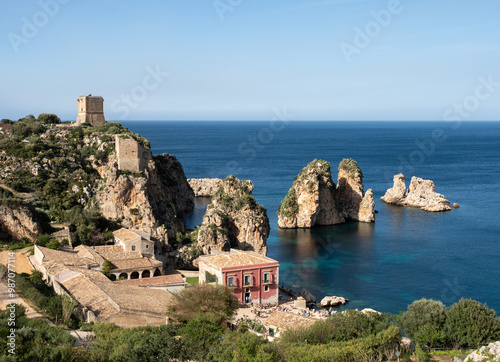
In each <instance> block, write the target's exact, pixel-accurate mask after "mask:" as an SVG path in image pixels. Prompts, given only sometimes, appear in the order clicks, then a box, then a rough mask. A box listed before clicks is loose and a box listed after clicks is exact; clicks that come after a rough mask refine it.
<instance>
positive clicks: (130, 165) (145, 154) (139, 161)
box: [115, 135, 152, 172]
mask: <svg viewBox="0 0 500 362" xmlns="http://www.w3.org/2000/svg"><path fill="white" fill-rule="evenodd" d="M122 137H123V136H122ZM122 137H120V135H116V136H115V144H116V155H117V157H118V169H119V170H122V171H131V172H143V171H144V170H145V169H146V168H147V166H148V162H149V161H151V160H152V157H151V151H150V150H148V149H145V148H144V147H142V146H141V145H140V144H139V143H138V142H137V141H136V140H134V139H133V138H129V137H127V138H122Z"/></svg>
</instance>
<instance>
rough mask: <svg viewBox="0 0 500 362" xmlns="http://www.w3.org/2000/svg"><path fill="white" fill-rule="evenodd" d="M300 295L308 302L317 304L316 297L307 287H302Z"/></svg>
mask: <svg viewBox="0 0 500 362" xmlns="http://www.w3.org/2000/svg"><path fill="white" fill-rule="evenodd" d="M299 295H300V296H301V297H302V298H304V299H305V300H306V303H307V304H316V297H315V296H314V295H312V293H311V292H310V291H308V290H307V289H306V288H302V290H301V291H300V293H299Z"/></svg>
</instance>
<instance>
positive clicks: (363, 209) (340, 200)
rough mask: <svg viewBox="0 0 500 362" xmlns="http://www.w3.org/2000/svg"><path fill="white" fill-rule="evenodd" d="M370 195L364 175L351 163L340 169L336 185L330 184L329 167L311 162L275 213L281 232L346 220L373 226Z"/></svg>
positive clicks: (372, 204) (325, 163)
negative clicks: (276, 213) (365, 185)
mask: <svg viewBox="0 0 500 362" xmlns="http://www.w3.org/2000/svg"><path fill="white" fill-rule="evenodd" d="M374 206H375V202H374V200H373V193H372V192H371V190H368V191H367V192H366V194H364V191H363V174H362V173H361V170H360V169H359V166H358V164H357V163H356V161H354V160H351V159H349V160H346V159H345V160H343V161H342V162H341V163H340V165H339V173H338V185H337V186H336V185H335V183H334V182H333V180H332V175H331V170H330V164H329V163H328V162H327V161H323V160H313V161H312V162H311V163H309V164H308V165H307V166H306V167H304V169H302V171H301V172H300V173H299V175H297V177H295V179H294V183H293V186H292V187H291V188H290V190H289V191H288V194H287V195H286V197H285V198H284V199H283V201H282V202H281V205H280V207H279V209H278V217H279V218H278V226H279V227H280V228H310V227H313V226H315V225H334V224H340V223H343V222H345V221H346V220H356V221H364V222H372V221H374V220H375V215H374V209H373V208H374Z"/></svg>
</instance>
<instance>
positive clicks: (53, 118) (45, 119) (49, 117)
mask: <svg viewBox="0 0 500 362" xmlns="http://www.w3.org/2000/svg"><path fill="white" fill-rule="evenodd" d="M37 121H38V122H40V123H43V124H57V123H60V122H61V119H60V118H59V117H57V115H55V114H53V113H41V114H40V115H38V119H37Z"/></svg>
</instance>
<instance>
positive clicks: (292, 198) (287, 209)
mask: <svg viewBox="0 0 500 362" xmlns="http://www.w3.org/2000/svg"><path fill="white" fill-rule="evenodd" d="M298 213H299V204H298V203H297V195H296V193H295V188H294V187H293V186H292V187H291V188H290V190H288V193H287V194H286V196H285V198H284V199H283V201H281V204H280V207H279V209H278V214H279V215H282V216H285V217H292V216H295V215H297V214H298Z"/></svg>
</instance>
